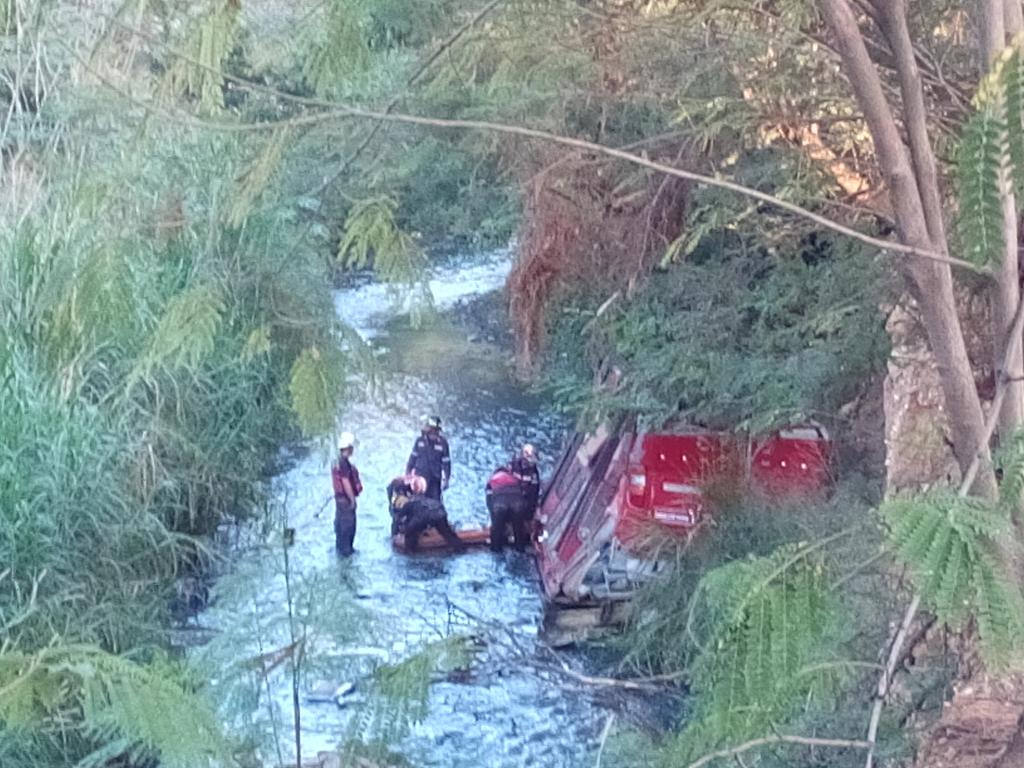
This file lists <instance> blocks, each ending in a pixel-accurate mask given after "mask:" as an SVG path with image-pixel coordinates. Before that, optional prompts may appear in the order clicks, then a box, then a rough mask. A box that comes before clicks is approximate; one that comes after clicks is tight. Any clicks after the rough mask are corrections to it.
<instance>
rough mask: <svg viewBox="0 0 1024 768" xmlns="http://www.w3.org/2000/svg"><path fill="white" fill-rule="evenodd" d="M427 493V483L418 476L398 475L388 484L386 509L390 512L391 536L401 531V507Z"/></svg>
mask: <svg viewBox="0 0 1024 768" xmlns="http://www.w3.org/2000/svg"><path fill="white" fill-rule="evenodd" d="M426 492H427V481H426V480H425V479H424V478H422V477H420V476H419V475H399V476H398V477H396V478H395V479H393V480H392V481H391V482H390V483H388V487H387V493H388V509H389V510H390V511H391V535H392V536H395V535H396V534H398V533H399V532H400V530H401V521H402V517H403V515H402V507H404V506H405V505H406V504H407V503H408V502H409V501H410V500H411V499H412V498H413V497H415V496H422V495H423V494H424V493H426Z"/></svg>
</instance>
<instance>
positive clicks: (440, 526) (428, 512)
mask: <svg viewBox="0 0 1024 768" xmlns="http://www.w3.org/2000/svg"><path fill="white" fill-rule="evenodd" d="M398 511H399V527H400V528H401V530H402V534H403V535H404V536H405V548H406V551H408V552H416V551H417V550H418V549H419V542H420V536H421V535H422V534H423V532H424V531H425V530H427V528H436V529H437V532H438V533H440V534H441V536H442V537H443V538H444V540H445V541H446V542H447V543H448V546H449V547H451V548H452V549H453V550H455V551H456V552H462V551H463V550H465V548H466V545H465V544H463V543H462V541H461V540H460V539H459V537H458V535H457V534H456V533H455V531H453V530H452V527H451V525H450V524H449V523H448V512H447V511H446V510H445V508H444V505H443V504H442V503H441V502H440V501H438V500H437V499H432V498H430V497H428V496H413V497H412V498H409V499H407V500H406V501H405V503H403V504H401V506H400V508H399V510H398Z"/></svg>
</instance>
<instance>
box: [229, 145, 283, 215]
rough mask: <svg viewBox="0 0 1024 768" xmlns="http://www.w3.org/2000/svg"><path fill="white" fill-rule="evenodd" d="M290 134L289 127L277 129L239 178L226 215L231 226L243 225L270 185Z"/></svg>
mask: <svg viewBox="0 0 1024 768" xmlns="http://www.w3.org/2000/svg"><path fill="white" fill-rule="evenodd" d="M290 134H291V131H290V130H289V129H288V128H278V129H277V130H275V131H274V133H273V134H272V135H271V137H270V140H269V141H268V142H267V144H266V146H265V147H264V148H263V151H262V152H260V153H259V155H257V156H256V158H255V159H254V160H253V161H252V163H251V164H250V165H249V167H248V168H247V169H246V170H245V172H244V173H243V174H242V175H241V177H240V178H239V179H238V182H237V185H236V189H235V194H234V196H233V197H232V199H231V205H230V207H229V208H228V210H227V214H226V217H225V221H226V223H227V225H228V226H229V227H239V226H241V225H242V223H243V222H244V221H245V220H246V219H247V218H248V217H249V213H250V212H251V211H252V206H253V204H254V203H255V202H256V201H257V200H258V199H259V198H260V196H261V195H262V194H263V192H264V190H265V189H266V188H267V187H268V186H269V185H270V182H271V180H272V179H273V178H274V174H275V173H277V169H278V166H279V165H280V164H281V158H282V157H283V156H284V151H285V148H286V147H287V143H288V138H289V135H290Z"/></svg>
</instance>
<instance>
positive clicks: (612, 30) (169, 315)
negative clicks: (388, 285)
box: [0, 0, 1024, 766]
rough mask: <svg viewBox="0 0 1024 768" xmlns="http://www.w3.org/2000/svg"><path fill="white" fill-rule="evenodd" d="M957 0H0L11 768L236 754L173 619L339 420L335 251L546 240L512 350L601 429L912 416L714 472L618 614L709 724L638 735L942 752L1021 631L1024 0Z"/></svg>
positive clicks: (760, 747)
mask: <svg viewBox="0 0 1024 768" xmlns="http://www.w3.org/2000/svg"><path fill="white" fill-rule="evenodd" d="M961 6H962V4H960V3H956V2H945V1H944V0H928V1H927V2H920V3H914V4H912V7H910V8H908V7H907V5H906V4H905V3H902V2H881V0H879V2H869V1H867V0H865V1H863V2H861V1H860V0H857V1H856V2H849V1H848V0H819V1H818V2H811V1H810V0H807V1H806V2H805V1H804V0H780V1H779V2H769V1H767V0H739V1H737V0H730V1H729V2H719V0H714V1H712V2H682V1H680V2H664V3H653V2H651V3H648V2H635V3H634V2H618V1H616V0H607V1H606V2H597V3H577V2H569V1H567V2H553V3H534V2H520V0H506V1H505V2H501V0H496V1H493V2H489V3H474V2H465V3H463V2H455V0H437V1H436V2H434V1H429V2H419V1H417V2H408V1H406V0H351V1H350V2H343V1H342V0H328V1H327V2H310V3H308V4H304V3H298V4H295V3H289V4H285V3H274V2H269V1H267V0H261V1H260V2H256V1H255V0H196V1H195V2H185V1H180V2H179V1H175V2H164V3H147V2H141V3H131V4H123V3H115V2H110V3H106V2H96V3H87V4H81V3H63V2H59V1H58V2H30V1H29V0H15V1H12V2H7V3H4V4H0V34H2V39H3V49H2V53H0V56H2V65H0V71H2V80H3V86H2V88H0V96H2V98H3V104H4V107H5V111H4V119H3V131H2V142H3V173H4V177H5V183H4V185H3V191H2V196H0V215H2V216H3V226H2V227H0V254H2V255H0V389H2V392H0V433H2V440H3V443H2V452H0V510H2V514H3V519H2V525H0V563H2V568H3V570H0V627H2V629H3V633H2V634H3V641H2V645H0V693H2V694H3V696H2V697H0V721H2V725H0V728H2V730H0V762H2V763H3V764H5V765H6V764H7V763H8V762H10V763H11V764H14V765H26V766H27V765H39V766H49V765H53V766H56V765H66V764H81V765H105V764H111V761H116V760H120V761H121V764H141V763H142V762H144V761H145V760H146V759H149V757H151V756H152V755H153V754H154V753H155V754H156V755H158V756H159V757H160V759H161V760H162V762H163V763H164V764H175V762H176V761H177V763H178V764H183V765H184V764H189V765H196V764H197V761H198V760H203V759H213V758H214V757H219V758H220V759H222V761H228V760H229V759H230V758H229V757H227V756H226V755H227V752H229V751H230V749H229V747H228V742H227V741H226V740H225V738H224V736H223V735H222V734H221V733H220V732H219V730H218V729H217V728H214V727H212V726H210V725H206V726H203V725H201V724H199V722H198V721H199V720H204V721H206V722H209V717H208V716H206V717H205V718H204V712H205V710H204V709H203V705H201V704H197V703H196V701H197V697H198V696H199V695H200V694H201V689H202V687H203V686H201V685H199V684H198V683H197V681H196V680H195V679H194V678H193V677H192V676H191V675H190V673H189V672H188V670H187V669H186V668H185V667H184V666H183V665H181V664H180V663H177V662H174V661H170V660H168V659H167V657H166V654H165V653H164V651H165V650H166V647H167V638H166V610H167V606H168V603H169V602H170V601H172V599H173V598H174V593H175V584H176V583H177V584H181V583H182V577H183V576H185V575H187V574H190V573H192V572H193V569H195V568H202V566H203V563H204V559H205V558H207V557H209V548H208V542H209V537H210V536H211V535H212V534H214V533H215V531H216V530H217V529H218V528H219V527H220V526H222V525H224V524H225V523H231V522H235V521H238V520H240V519H244V518H246V517H248V516H249V515H252V514H254V511H255V510H259V509H261V508H265V506H266V503H265V502H266V493H267V490H266V485H265V482H264V481H265V478H266V477H267V474H268V472H269V471H270V470H271V469H272V467H273V463H274V458H275V454H276V451H277V449H278V447H279V446H280V445H281V444H282V443H284V442H287V441H289V440H293V439H296V438H298V437H300V436H305V437H308V438H312V439H316V438H322V437H324V436H326V435H329V434H330V433H331V431H332V429H333V428H334V425H335V422H336V419H337V416H338V414H339V412H340V410H341V408H342V406H343V403H344V385H345V383H346V381H351V379H352V377H353V376H354V375H355V374H357V373H358V372H359V369H360V366H361V365H362V362H363V360H364V357H363V356H362V355H361V354H360V349H359V345H358V343H357V341H356V340H355V339H353V338H352V337H351V335H349V334H347V333H346V332H345V329H343V328H341V327H339V326H338V325H337V322H336V320H335V317H334V312H333V304H332V300H331V296H330V294H329V292H328V289H329V284H330V277H331V275H332V274H333V273H335V272H336V271H337V270H339V269H344V268H347V267H352V266H357V267H363V266H372V267H374V268H375V269H376V270H377V271H378V273H379V274H380V275H381V277H382V278H383V279H387V280H391V281H393V282H394V283H396V284H397V285H399V286H402V287H404V288H405V289H406V290H413V291H419V290H421V288H422V286H420V284H419V280H420V276H421V275H422V267H423V264H424V259H425V256H424V252H425V247H426V246H427V245H428V244H437V243H439V242H441V241H444V240H449V241H456V242H462V243H473V244H483V245H487V244H500V243H504V242H506V241H507V240H508V239H509V238H510V237H512V236H516V237H517V240H518V245H519V249H518V253H519V256H518V260H517V264H516V268H515V270H514V272H513V274H512V277H511V279H510V282H509V304H510V308H511V315H512V319H513V323H514V325H515V330H516V335H517V359H518V367H519V370H520V372H521V373H522V374H523V375H524V376H533V377H535V378H537V380H538V381H539V383H540V384H541V385H542V386H543V387H545V388H546V391H548V392H550V393H551V394H552V396H553V397H554V398H555V399H556V400H558V401H559V402H560V403H561V404H562V405H563V406H564V407H565V408H567V409H569V410H571V411H572V412H574V413H576V414H578V415H580V417H581V420H582V421H583V422H585V423H593V421H595V420H598V419H601V418H607V417H609V416H630V417H635V418H637V419H639V420H640V421H641V422H642V423H645V424H651V425H661V424H666V423H671V422H679V421H685V422H691V423H701V424H706V425H709V426H713V427H716V428H728V429H744V430H751V431H754V432H756V431H759V430H762V429H770V428H773V427H776V426H778V425H780V424H785V423H790V422H793V421H799V420H804V419H808V418H813V419H816V420H819V421H822V422H824V423H827V424H829V426H831V427H832V429H833V432H834V434H835V435H836V436H837V439H838V441H839V442H840V444H841V447H843V446H844V445H846V444H848V443H854V442H856V440H855V439H854V438H855V436H860V438H857V439H861V438H863V436H864V435H868V439H867V441H868V442H871V440H870V438H871V437H872V436H873V438H874V442H875V443H876V444H877V445H879V446H880V445H881V444H882V436H883V434H884V435H885V438H886V443H885V447H886V449H887V450H888V456H887V457H886V461H885V462H883V461H882V460H881V449H877V450H875V451H874V452H873V453H872V452H871V451H859V452H858V451H846V452H845V453H844V454H843V455H844V456H846V463H845V464H844V465H842V466H841V475H842V477H843V480H842V482H841V483H840V487H839V488H838V490H837V492H836V495H835V498H833V499H832V500H831V501H829V502H828V503H827V504H822V505H816V506H811V507H809V508H806V509H797V510H791V511H780V510H771V511H769V510H767V509H763V508H761V507H758V506H757V505H756V504H754V503H753V502H751V501H750V500H748V499H746V498H745V497H744V496H743V494H742V493H738V494H737V493H733V494H731V496H730V497H729V498H728V499H723V514H722V515H721V520H720V521H719V523H718V528H717V529H716V535H715V537H714V539H713V540H712V541H711V542H706V543H704V544H702V545H699V546H702V547H704V549H703V550H701V549H697V550H694V551H687V552H683V553H681V555H680V559H679V562H680V566H679V567H677V568H676V569H674V570H673V571H672V572H671V573H670V574H669V575H668V576H667V577H666V579H665V580H664V581H662V582H658V583H656V584H654V585H653V586H652V587H651V588H650V590H649V591H648V593H647V594H646V595H645V596H643V598H642V600H641V602H640V604H639V609H638V611H637V614H636V620H635V622H634V626H633V627H632V629H631V632H630V634H629V635H628V636H627V645H628V646H629V649H630V652H629V656H628V660H629V661H630V662H631V663H633V664H635V665H636V666H637V667H638V668H640V669H643V670H645V671H649V672H664V671H666V670H668V671H671V672H676V671H680V670H682V671H683V672H685V674H686V675H687V678H688V680H689V681H690V684H691V688H692V691H693V693H694V697H693V706H692V710H691V711H690V712H689V713H688V716H687V717H686V718H683V719H682V721H681V725H680V730H679V733H677V734H670V735H668V736H666V737H664V738H663V739H661V740H657V741H654V742H649V741H642V740H639V739H638V737H635V735H633V734H630V733H624V734H621V739H620V743H621V744H622V749H621V752H620V759H622V760H629V759H637V760H638V761H639V762H644V763H650V762H651V761H652V760H658V759H664V760H665V761H666V764H687V763H695V764H706V763H707V762H708V760H710V759H711V758H708V760H705V759H704V758H705V756H708V755H713V754H716V753H718V754H719V756H720V757H721V758H722V760H720V761H719V762H720V763H721V764H725V763H724V762H722V761H724V760H727V759H729V758H732V757H734V756H736V757H738V756H740V755H741V754H742V758H741V759H743V760H744V761H747V762H746V763H745V764H755V763H756V764H758V765H773V764H784V765H790V766H792V765H808V766H810V765H820V764H828V765H841V764H845V763H843V761H849V762H850V763H851V764H852V763H853V762H862V761H863V759H864V752H865V751H867V752H869V753H871V754H873V753H874V752H875V751H877V753H878V758H879V759H880V760H881V759H885V760H889V761H890V762H892V763H894V764H895V763H896V762H898V761H902V762H903V763H904V764H908V765H909V764H911V763H912V762H913V759H914V752H913V750H914V740H913V738H911V737H910V735H911V726H913V727H914V728H917V727H918V724H919V723H921V722H926V721H927V720H928V718H927V717H924V718H922V717H921V716H920V715H919V713H920V712H922V711H928V712H931V713H933V714H934V713H937V712H939V711H940V710H941V701H942V699H943V697H944V695H945V694H946V693H947V692H948V690H947V688H946V686H948V685H949V683H950V681H951V680H952V679H953V677H954V676H955V675H966V674H969V673H971V672H972V671H973V670H974V669H975V664H974V660H975V650H976V649H980V650H981V654H982V658H983V659H984V661H985V662H986V663H988V664H989V668H990V669H992V670H1004V669H1006V668H1008V667H1009V668H1012V667H1014V666H1015V664H1016V663H1017V662H1019V659H1020V648H1019V637H1020V636H1021V631H1020V630H1021V622H1022V621H1024V618H1022V612H1024V608H1022V599H1021V594H1020V587H1019V583H1020V580H1019V579H1018V578H1017V575H1018V568H1019V566H1018V560H1019V553H1018V551H1017V550H1018V544H1019V538H1020V537H1019V532H1018V523H1019V517H1020V515H1019V510H1020V508H1021V502H1020V498H1019V495H1020V489H1019V485H1020V483H1019V477H1020V467H1019V463H1020V446H1019V441H1018V440H1017V438H1016V437H1015V435H1016V433H1017V430H1019V428H1020V427H1021V422H1022V421H1024V376H1022V375H1021V374H1022V363H1021V350H1020V347H1021V343H1020V335H1021V326H1020V320H1021V317H1022V316H1024V315H1022V313H1021V312H1020V311H1018V307H1019V268H1018V264H1017V240H1018V237H1017V219H1018V211H1017V205H1016V204H1017V197H1019V193H1020V191H1021V189H1020V184H1019V183H1018V182H1019V178H1020V177H1021V174H1020V169H1021V167H1024V154H1022V150H1021V147H1022V146H1024V144H1022V139H1021V137H1022V135H1024V130H1022V127H1021V126H1022V111H1021V110H1022V105H1024V98H1022V96H1021V87H1022V78H1021V71H1022V65H1021V62H1022V56H1021V53H1020V51H1019V50H1018V49H1017V48H1016V47H1014V46H1017V44H1018V43H1017V38H1016V37H1015V35H1016V34H1017V33H1018V32H1020V27H1021V23H1022V22H1021V10H1020V7H1019V3H1016V2H1013V1H1011V0H1005V2H1003V1H1000V0H991V2H986V3H983V4H979V5H978V9H977V10H974V9H965V8H963V7H961ZM983 71H991V72H992V74H991V75H989V76H988V77H987V78H986V79H985V80H983V81H982V83H983V84H982V86H981V87H980V88H979V86H978V82H979V74H978V73H979V72H983ZM453 120H454V121H455V122H452V121H453ZM524 126H526V127H527V128H528V130H527V131H524V130H523V127H524ZM531 131H532V134H531V133H530V132H531ZM537 132H543V133H545V134H547V135H546V137H545V136H540V137H539V138H540V140H538V133H537ZM551 134H554V135H555V140H554V141H552V140H550V139H551ZM559 137H560V138H559ZM956 222H959V226H957V225H956ZM954 269H955V270H956V271H955V272H954V271H953V270H954ZM954 275H955V277H954ZM887 366H889V367H887ZM896 369H898V370H896ZM887 376H888V382H887V384H886V386H887V389H886V391H887V392H889V393H890V394H893V397H892V398H890V399H889V400H887V409H885V412H884V413H883V409H882V408H880V407H878V400H879V399H880V395H879V391H880V389H881V387H882V380H883V379H886V377H887ZM907 382H909V384H908V383H907ZM900 387H903V388H902V389H900ZM908 402H913V403H916V405H917V406H919V407H918V408H917V410H915V411H914V414H915V416H914V419H919V420H916V421H915V420H914V419H910V418H903V417H902V416H901V414H902V415H904V416H905V415H906V413H907V408H906V405H905V404H906V403H908ZM990 402H991V404H989V403H990ZM901 403H902V405H901ZM983 405H984V407H983ZM901 409H902V410H901ZM986 409H989V410H988V411H986ZM919 411H920V412H923V413H924V416H920V414H919V413H918V412H919ZM989 412H991V413H993V414H995V416H988V415H987V413H989ZM883 419H886V421H883ZM907 425H910V426H907ZM922 425H923V426H922ZM911 427H915V428H918V431H917V432H914V431H913V430H912V429H911ZM901 430H904V431H901ZM921 435H925V437H921ZM993 435H995V440H994V442H993V441H992V440H991V439H992V437H993ZM929 436H930V437H929ZM990 442H991V443H992V444H993V445H995V446H997V447H998V448H999V449H1000V451H999V453H997V455H996V456H997V458H996V459H995V460H993V459H992V455H991V454H990V451H989V445H990ZM920 467H927V468H929V471H925V470H922V471H920V472H915V471H910V470H911V469H916V468H920ZM933 467H934V468H937V469H935V470H934V471H930V468H933ZM908 477H910V478H913V481H912V482H911V481H907V480H906V478H908ZM938 486H942V487H949V486H952V488H951V489H950V492H949V493H945V492H942V491H939V490H935V489H936V487H938ZM957 486H958V489H957ZM924 487H928V488H931V489H932V491H931V493H930V495H927V496H924V497H920V496H917V495H916V494H917V493H918V492H920V491H921V490H922V489H923V488H924ZM883 491H886V492H888V494H889V495H890V496H891V497H893V498H900V499H901V500H900V501H890V502H887V503H884V504H882V505H881V506H880V507H879V505H880V503H881V502H882V497H883ZM184 597H185V599H186V601H187V600H188V599H189V597H190V595H188V594H186V595H184ZM923 612H924V613H926V618H923V619H922V618H921V615H920V614H922V613H923ZM940 630H941V631H940ZM947 641H948V642H947ZM916 659H928V660H929V663H927V664H924V663H922V664H917V665H915V664H914V661H915V660H916ZM902 667H906V668H907V669H908V670H909V674H907V675H904V676H902V677H901V678H900V682H899V683H897V682H896V680H895V677H896V676H895V671H896V670H897V668H902ZM894 688H895V689H896V690H895V692H894ZM125 701H132V702H138V703H139V705H140V706H138V707H132V708H128V707H126V706H125ZM883 704H884V706H883ZM147 706H150V707H153V708H154V709H160V710H162V711H165V712H166V711H174V712H186V711H187V712H188V713H189V714H188V717H189V718H191V719H189V720H188V722H192V721H193V720H195V721H196V724H195V728H194V731H195V733H197V734H201V735H203V738H200V739H197V741H196V743H195V744H190V745H187V747H186V745H183V744H181V743H180V739H175V738H174V737H175V733H174V732H172V731H170V730H168V729H166V728H161V727H157V726H155V725H154V723H153V721H154V720H157V719H159V718H158V717H156V716H155V715H154V716H153V717H147V716H146V714H145V713H146V712H148V711H150V710H148V709H147V708H146V707H147ZM182 717H185V715H182ZM186 749H188V750H193V751H191V752H189V751H182V750H186ZM637 754H639V755H640V757H639V758H637V757H636V756H637ZM716 759H717V758H716ZM702 760H703V761H704V763H701V761H702ZM80 761H84V762H80Z"/></svg>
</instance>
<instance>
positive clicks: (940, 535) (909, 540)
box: [880, 493, 1024, 666]
mask: <svg viewBox="0 0 1024 768" xmlns="http://www.w3.org/2000/svg"><path fill="white" fill-rule="evenodd" d="M880 514H881V516H882V518H883V520H885V522H886V523H887V525H888V528H889V541H890V545H891V546H892V548H893V550H894V552H895V553H896V555H897V557H898V558H899V559H900V560H902V561H903V562H904V563H905V564H906V565H907V566H908V568H909V569H910V572H911V578H912V579H913V581H914V584H915V586H916V587H917V589H918V590H919V591H920V593H921V596H922V598H923V599H924V601H925V604H926V605H928V607H929V608H930V609H931V610H932V611H934V612H935V615H936V616H937V617H938V618H939V620H940V621H942V622H943V623H945V624H947V625H949V626H950V627H953V628H961V627H963V626H964V625H965V624H966V623H967V622H968V620H970V619H971V618H974V619H975V620H976V621H977V624H978V631H979V636H980V639H981V647H982V651H983V652H984V654H985V657H986V659H987V660H988V661H989V662H990V663H992V664H994V665H996V666H999V665H1003V664H1006V663H1008V662H1009V661H1011V660H1012V659H1013V658H1015V657H1017V655H1018V654H1020V652H1021V651H1022V650H1024V594H1022V592H1021V587H1020V585H1019V584H1017V583H1015V581H1014V580H1013V579H1012V578H1011V577H1012V574H1010V573H1008V568H1009V566H1008V565H1007V563H1006V558H1005V557H1004V555H1005V553H1006V551H1007V549H1008V547H1012V546H1013V544H1012V542H1013V541H1014V534H1013V530H1012V526H1011V524H1010V522H1009V517H1008V515H1007V514H1006V513H1005V512H1004V510H1002V509H1001V508H998V507H996V508H993V507H990V506H988V505H987V504H986V503H985V502H984V501H982V500H980V499H972V498H961V497H959V496H956V495H954V494H950V493H935V494H931V495H928V496H924V497H922V498H918V499H913V500H908V501H895V502H889V503H887V504H885V505H883V506H882V508H881V509H880ZM1011 559H1012V558H1011Z"/></svg>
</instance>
